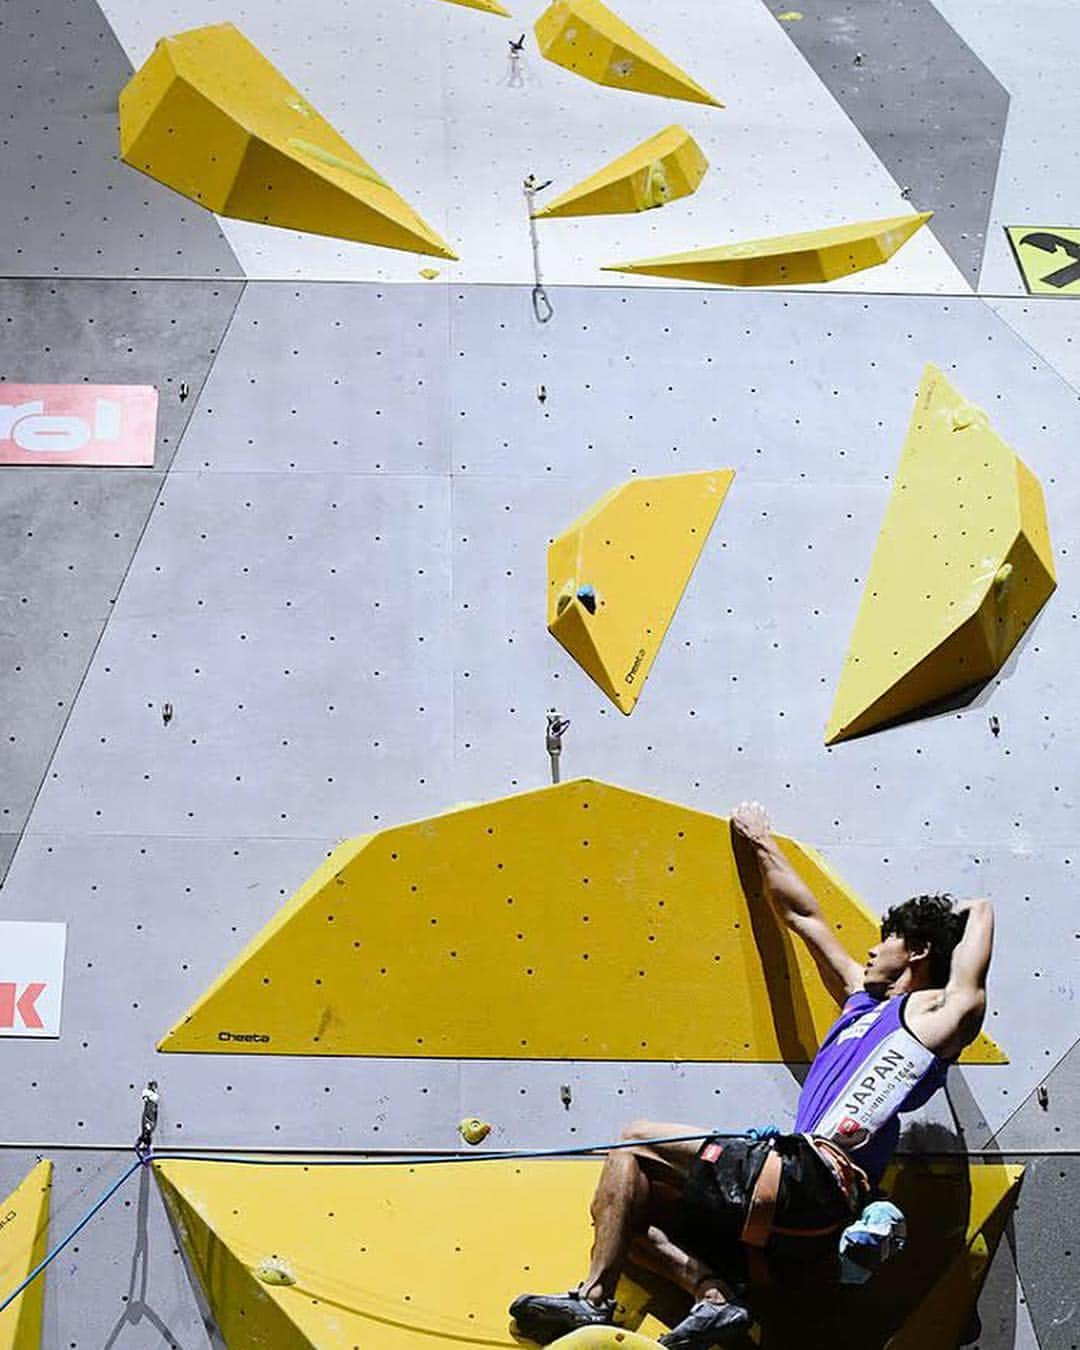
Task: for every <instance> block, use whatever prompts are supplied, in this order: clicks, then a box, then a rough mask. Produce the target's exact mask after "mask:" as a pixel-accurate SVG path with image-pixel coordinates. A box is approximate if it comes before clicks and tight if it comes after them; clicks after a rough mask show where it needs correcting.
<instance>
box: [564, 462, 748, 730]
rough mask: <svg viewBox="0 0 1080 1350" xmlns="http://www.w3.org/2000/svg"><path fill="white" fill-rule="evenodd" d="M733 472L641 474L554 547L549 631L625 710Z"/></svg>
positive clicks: (660, 638) (629, 706)
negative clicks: (646, 476) (650, 476)
mask: <svg viewBox="0 0 1080 1350" xmlns="http://www.w3.org/2000/svg"><path fill="white" fill-rule="evenodd" d="M734 477H735V472H734V470H733V469H716V470H713V471H710V472H707V473H685V474H672V475H670V476H669V477H666V478H635V479H631V481H630V482H628V483H622V484H620V485H619V486H618V487H616V488H612V489H611V491H610V492H608V493H607V494H606V495H605V496H603V497H601V498H600V500H599V501H598V502H596V503H595V505H593V506H591V507H590V508H589V510H588V511H586V512H585V513H584V515H582V516H579V517H578V519H577V520H575V521H574V523H573V524H572V525H571V526H570V527H569V528H568V529H567V530H565V531H564V532H563V533H562V534H561V535H559V537H558V538H557V539H556V540H555V542H554V543H553V544H552V545H551V546H550V548H549V549H548V605H547V624H548V631H549V632H550V633H551V635H552V637H554V638H556V639H557V640H558V641H559V642H560V643H561V644H562V645H563V646H564V647H565V648H566V650H567V651H568V652H569V653H570V655H571V656H572V657H573V658H574V660H575V661H577V662H578V664H579V665H580V666H581V667H582V669H583V670H585V671H586V673H587V674H588V675H589V676H590V677H591V678H592V679H593V680H595V682H596V683H597V684H598V685H599V686H600V688H601V689H602V690H603V691H604V693H605V694H606V695H607V696H608V698H610V699H611V701H612V702H613V703H614V704H615V706H616V707H617V708H618V709H619V711H620V712H622V713H626V714H629V713H631V712H633V710H634V705H635V704H636V703H637V700H638V697H639V695H640V693H641V687H642V685H643V684H644V683H645V679H646V677H647V676H648V674H649V671H650V669H651V668H652V664H653V662H654V660H655V659H656V654H657V652H658V651H659V650H660V644H661V643H662V642H663V640H664V634H665V633H666V632H667V630H668V625H669V624H670V623H671V620H672V618H673V617H674V614H675V610H676V609H677V607H678V604H679V601H680V599H681V598H682V593H683V591H684V590H685V589H686V586H687V583H688V582H689V580H690V574H691V573H692V572H693V570H694V566H695V564H696V563H697V560H698V556H699V555H700V553H701V550H702V548H703V547H704V546H705V541H706V539H707V538H708V537H709V531H710V530H711V529H712V525H713V521H714V520H715V519H716V514H717V512H718V511H719V510H720V507H721V505H722V504H723V501H724V498H725V497H726V495H727V492H728V488H729V487H730V486H731V482H732V480H733V479H734Z"/></svg>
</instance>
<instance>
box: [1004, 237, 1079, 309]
mask: <svg viewBox="0 0 1080 1350" xmlns="http://www.w3.org/2000/svg"><path fill="white" fill-rule="evenodd" d="M1005 233H1006V234H1007V235H1008V237H1009V243H1010V244H1011V245H1012V251H1013V253H1014V255H1015V257H1016V265H1017V267H1019V268H1020V275H1021V276H1022V277H1023V278H1024V285H1025V286H1026V287H1027V288H1028V294H1029V295H1080V228H1073V227H1060V226H1056V225H1055V226H1051V225H1007V226H1006V227H1005Z"/></svg>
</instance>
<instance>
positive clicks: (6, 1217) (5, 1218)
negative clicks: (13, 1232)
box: [0, 1209, 16, 1228]
mask: <svg viewBox="0 0 1080 1350" xmlns="http://www.w3.org/2000/svg"><path fill="white" fill-rule="evenodd" d="M15 1217H16V1216H15V1211H14V1210H13V1209H9V1210H8V1212H7V1213H6V1214H0V1228H6V1227H7V1226H8V1224H9V1223H10V1222H11V1221H12V1219H14V1218H15Z"/></svg>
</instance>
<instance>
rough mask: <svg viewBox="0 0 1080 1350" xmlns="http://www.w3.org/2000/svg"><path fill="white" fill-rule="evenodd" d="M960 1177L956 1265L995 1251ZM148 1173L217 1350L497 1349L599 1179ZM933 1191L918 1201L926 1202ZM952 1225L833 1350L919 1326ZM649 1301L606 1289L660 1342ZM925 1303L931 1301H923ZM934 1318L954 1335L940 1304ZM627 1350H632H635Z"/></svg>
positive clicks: (579, 1248) (475, 1167) (938, 1343)
mask: <svg viewBox="0 0 1080 1350" xmlns="http://www.w3.org/2000/svg"><path fill="white" fill-rule="evenodd" d="M959 1167H960V1170H961V1171H962V1172H964V1173H966V1174H967V1175H968V1176H969V1178H970V1180H969V1182H968V1183H967V1184H968V1185H969V1187H970V1191H971V1201H972V1203H971V1212H970V1223H971V1225H972V1226H973V1228H974V1232H973V1234H972V1237H971V1239H970V1247H971V1250H972V1251H973V1252H974V1251H975V1249H976V1248H979V1247H980V1246H981V1247H982V1248H983V1249H985V1250H986V1252H987V1253H988V1254H992V1251H993V1247H994V1246H995V1245H996V1241H997V1238H996V1236H989V1235H983V1230H982V1229H981V1228H980V1227H979V1226H978V1221H977V1206H978V1200H977V1199H976V1196H977V1193H978V1192H980V1191H981V1190H983V1189H985V1188H986V1187H987V1185H991V1186H992V1185H993V1184H995V1179H987V1178H984V1176H983V1174H984V1172H993V1173H998V1172H1001V1171H1003V1170H1005V1169H1002V1168H1000V1167H999V1166H997V1165H993V1164H991V1165H989V1166H988V1167H986V1168H984V1167H982V1166H980V1165H978V1164H970V1165H967V1164H963V1163H961V1164H960V1165H959ZM909 1169H910V1170H911V1171H912V1172H914V1173H916V1174H918V1173H919V1172H920V1171H922V1170H923V1166H922V1165H921V1164H919V1163H917V1162H915V1163H911V1164H905V1165H902V1166H901V1167H899V1168H896V1169H893V1174H892V1179H893V1181H894V1182H895V1183H897V1184H898V1186H899V1189H900V1190H901V1192H902V1193H903V1194H904V1196H905V1197H906V1198H908V1199H910V1197H911V1195H912V1187H911V1186H910V1185H908V1184H907V1174H908V1171H909ZM954 1170H955V1169H954ZM154 1171H155V1175H156V1176H157V1179H158V1183H159V1185H160V1187H161V1191H162V1195H163V1197H164V1199H165V1202H166V1204H167V1206H168V1208H169V1211H170V1213H171V1215H172V1217H173V1221H174V1224H175V1226H176V1230H177V1232H178V1234H179V1237H180V1240H181V1242H182V1243H183V1245H184V1249H185V1251H186V1254H187V1256H188V1259H189V1262H190V1265H191V1268H192V1270H193V1271H194V1273H195V1275H196V1277H197V1278H198V1280H199V1282H200V1284H201V1285H202V1288H203V1293H204V1294H205V1296H206V1299H207V1301H208V1303H209V1305H210V1308H211V1311H212V1312H213V1315H214V1318H215V1320H216V1322H217V1324H218V1329H219V1330H220V1332H221V1334H222V1337H223V1339H224V1341H225V1343H226V1344H227V1345H228V1346H229V1350H268V1347H273V1348H274V1350H276V1348H277V1347H282V1350H285V1348H286V1347H287V1350H354V1347H355V1346H357V1345H362V1346H363V1347H364V1350H413V1348H414V1347H415V1346H416V1345H418V1344H421V1343H430V1344H436V1343H437V1342H438V1341H440V1340H442V1341H444V1342H448V1343H451V1344H460V1345H464V1346H468V1345H472V1346H477V1345H482V1346H505V1347H507V1350H512V1347H513V1346H514V1339H512V1337H511V1334H510V1331H509V1328H508V1320H507V1313H506V1309H507V1305H508V1304H509V1303H510V1302H511V1300H512V1299H513V1298H514V1297H515V1296H516V1295H517V1294H520V1293H523V1292H526V1291H529V1290H545V1291H546V1290H553V1289H562V1288H566V1287H568V1286H569V1285H570V1284H571V1283H572V1281H573V1279H575V1278H576V1277H577V1275H578V1274H579V1271H578V1267H579V1266H582V1265H584V1263H585V1261H586V1258H587V1253H588V1250H589V1244H590V1239H591V1229H590V1225H589V1200H590V1198H591V1195H592V1192H593V1189H594V1187H595V1185H596V1181H597V1178H598V1176H599V1173H600V1164H599V1163H598V1162H594V1161H592V1160H589V1161H585V1160H581V1161H555V1160H550V1161H549V1160H543V1161H539V1160H535V1159H534V1160H528V1161H526V1160H521V1161H513V1160H508V1161H491V1162H483V1163H478V1162H472V1163H445V1164H438V1165H435V1166H431V1165H428V1166H416V1165H410V1164H405V1165H396V1166H394V1165H389V1164H385V1165H383V1164H379V1165H374V1166H362V1167H355V1166H354V1167H350V1166H347V1165H344V1164H341V1165H337V1166H319V1167H308V1166H304V1165H303V1163H302V1162H298V1163H297V1164H296V1165H276V1166H265V1165H258V1164H249V1165H242V1164H236V1163H217V1162H186V1161H159V1162H157V1163H155V1164H154ZM916 1183H918V1176H917V1175H916ZM939 1190H940V1188H935V1187H933V1186H930V1187H929V1188H927V1187H924V1188H923V1192H924V1194H925V1195H927V1196H933V1195H935V1194H938V1193H939ZM1013 1195H1015V1183H1012V1184H1011V1188H1010V1189H1007V1191H1006V1193H1005V1194H1004V1195H1002V1196H1001V1197H1000V1200H999V1205H998V1209H999V1210H1004V1212H1005V1213H1007V1210H1008V1205H1009V1203H1011V1200H1010V1197H1011V1196H1013ZM952 1217H954V1216H953V1215H952V1214H951V1213H949V1212H948V1211H946V1212H942V1211H941V1210H939V1211H938V1212H937V1214H936V1218H937V1220H938V1223H937V1225H936V1227H935V1226H934V1225H933V1224H931V1225H929V1226H927V1225H924V1224H922V1223H921V1222H918V1221H917V1222H916V1224H915V1228H914V1229H913V1235H912V1238H911V1240H910V1242H909V1245H908V1250H907V1251H906V1252H905V1253H904V1255H903V1256H902V1257H900V1258H897V1260H896V1261H895V1262H891V1263H889V1265H887V1266H886V1267H885V1268H884V1269H883V1270H882V1272H881V1273H880V1274H879V1275H878V1276H875V1278H874V1280H873V1281H872V1282H871V1284H870V1285H869V1286H867V1287H866V1289H865V1292H864V1291H862V1290H860V1291H858V1293H859V1294H860V1295H862V1296H863V1299H864V1300H865V1301H864V1302H863V1306H864V1307H865V1309H866V1313H867V1315H866V1317H865V1318H864V1319H861V1320H860V1321H859V1322H858V1326H859V1334H858V1336H857V1338H856V1339H852V1340H850V1341H844V1342H839V1343H843V1344H850V1345H853V1346H854V1345H857V1346H858V1347H859V1350H872V1347H874V1346H879V1345H880V1344H881V1342H882V1341H883V1340H884V1339H885V1338H886V1336H887V1335H888V1327H889V1326H890V1325H893V1326H895V1325H897V1323H898V1322H899V1321H901V1320H902V1319H903V1317H904V1316H905V1315H907V1314H911V1313H912V1312H914V1316H915V1317H916V1318H920V1320H921V1316H920V1311H919V1310H918V1308H917V1307H916V1301H917V1299H918V1298H919V1297H920V1296H924V1295H926V1294H927V1289H928V1286H927V1283H926V1280H925V1273H926V1271H927V1270H928V1269H930V1268H931V1266H932V1264H933V1262H935V1261H940V1260H941V1259H942V1258H943V1257H944V1256H945V1255H946V1254H952V1253H955V1252H956V1251H957V1243H956V1242H955V1241H954V1239H953V1235H952V1233H951V1232H950V1231H949V1229H948V1221H949V1219H951V1218H952ZM943 1221H944V1222H943ZM961 1221H963V1220H961ZM959 1245H960V1247H961V1248H962V1247H963V1245H964V1244H963V1243H962V1242H961V1243H960V1244H959ZM954 1259H955V1258H954ZM898 1277H899V1278H898ZM957 1296H958V1297H962V1293H961V1294H959V1295H957ZM648 1297H649V1296H648V1294H647V1293H646V1292H645V1291H643V1290H641V1289H640V1287H638V1286H633V1285H631V1283H630V1282H629V1281H625V1282H624V1284H623V1285H620V1288H619V1300H620V1302H622V1303H623V1304H624V1305H627V1306H628V1307H629V1308H630V1309H632V1312H631V1313H630V1315H628V1316H627V1317H626V1318H625V1319H624V1320H625V1322H626V1324H627V1325H628V1326H629V1327H635V1326H639V1325H640V1326H642V1329H643V1330H644V1329H648V1330H650V1331H652V1330H657V1329H658V1328H660V1327H662V1325H663V1324H662V1323H659V1322H658V1320H657V1319H656V1318H655V1317H653V1316H651V1315H650V1316H649V1317H648V1319H647V1320H646V1321H645V1322H644V1323H642V1320H641V1319H642V1314H643V1312H644V1311H645V1309H646V1307H647V1306H648ZM928 1297H929V1299H932V1300H935V1302H936V1301H937V1298H938V1296H937V1294H936V1292H934V1291H933V1290H931V1292H930V1293H929V1295H928ZM883 1298H884V1300H885V1303H884V1305H883V1304H882V1299H883ZM969 1306H970V1305H969ZM948 1313H949V1316H950V1318H951V1319H952V1320H955V1309H954V1308H953V1307H952V1305H951V1304H950V1305H949V1307H948ZM899 1334H900V1335H901V1336H904V1335H905V1332H901V1333H899ZM579 1342H580V1343H582V1344H584V1346H585V1347H586V1350H587V1348H588V1347H589V1346H590V1345H591V1346H593V1347H594V1350H599V1347H598V1346H596V1343H595V1342H594V1341H592V1339H591V1337H590V1336H589V1334H588V1333H578V1334H577V1335H575V1338H574V1340H573V1341H568V1342H567V1346H568V1350H571V1347H572V1346H575V1345H577V1344H579ZM909 1343H910V1344H911V1345H913V1346H916V1344H917V1350H955V1341H953V1342H951V1343H948V1342H946V1340H945V1339H944V1338H943V1337H942V1336H941V1334H940V1333H935V1331H934V1330H933V1329H932V1328H931V1329H928V1330H927V1335H926V1339H925V1340H923V1341H921V1342H918V1343H915V1342H909V1341H908V1340H897V1339H895V1338H894V1340H893V1341H892V1342H890V1345H891V1347H892V1350H899V1347H900V1346H903V1350H907V1348H908V1345H909ZM626 1344H629V1345H634V1346H635V1350H636V1342H634V1341H632V1340H629V1339H628V1340H627V1341H626V1342H624V1345H626Z"/></svg>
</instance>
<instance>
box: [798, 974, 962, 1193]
mask: <svg viewBox="0 0 1080 1350" xmlns="http://www.w3.org/2000/svg"><path fill="white" fill-rule="evenodd" d="M906 1002H907V996H906V995H903V996H901V997H900V998H886V999H876V998H874V997H873V996H872V995H870V994H868V993H867V992H866V991H865V990H860V991H859V992H858V993H857V994H852V996H851V997H850V998H849V999H848V1001H847V1002H846V1003H845V1004H844V1007H843V1010H842V1011H841V1013H840V1016H839V1017H838V1018H837V1019H836V1021H835V1022H834V1023H833V1025H832V1026H831V1027H830V1028H829V1032H828V1035H827V1036H826V1037H825V1039H824V1041H822V1043H821V1049H820V1050H819V1051H818V1052H817V1054H816V1055H815V1056H814V1062H813V1064H811V1066H810V1072H809V1073H808V1074H807V1075H806V1081H805V1082H804V1083H803V1088H802V1092H801V1093H800V1094H799V1109H798V1112H797V1114H796V1117H795V1130H796V1133H800V1134H820V1135H824V1136H825V1137H826V1138H830V1139H834V1140H835V1141H836V1143H838V1144H840V1145H841V1147H843V1148H844V1149H845V1151H846V1152H848V1153H849V1154H850V1155H851V1157H852V1160H853V1161H854V1162H857V1163H858V1164H859V1166H860V1167H862V1168H863V1169H864V1170H865V1171H866V1172H867V1173H868V1174H869V1176H870V1179H871V1181H874V1182H876V1181H877V1180H878V1179H879V1178H880V1176H881V1174H882V1172H883V1171H884V1170H885V1165H886V1164H887V1163H888V1161H889V1158H890V1157H891V1156H892V1152H893V1150H894V1149H895V1148H896V1141H897V1140H898V1139H899V1137H900V1120H899V1116H900V1113H901V1112H902V1111H914V1110H916V1109H917V1108H918V1107H920V1106H922V1105H923V1103H924V1102H926V1101H927V1100H929V1098H930V1097H932V1096H933V1094H934V1093H935V1092H936V1091H937V1090H938V1088H939V1087H942V1086H943V1084H944V1082H945V1076H946V1074H947V1073H948V1069H949V1061H948V1060H944V1059H941V1058H939V1057H938V1056H937V1055H935V1054H934V1052H933V1051H932V1050H928V1049H927V1048H926V1046H925V1045H923V1044H922V1042H921V1041H919V1040H917V1039H916V1038H915V1037H914V1036H913V1035H912V1034H911V1032H910V1031H908V1029H907V1027H906V1026H905V1025H904V1004H905V1003H906Z"/></svg>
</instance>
